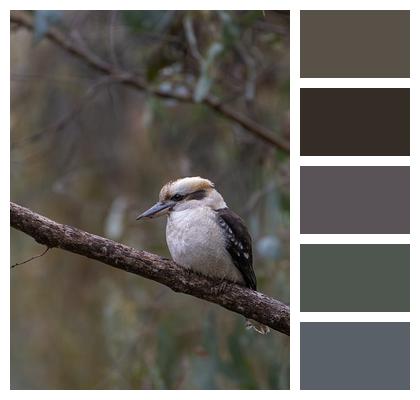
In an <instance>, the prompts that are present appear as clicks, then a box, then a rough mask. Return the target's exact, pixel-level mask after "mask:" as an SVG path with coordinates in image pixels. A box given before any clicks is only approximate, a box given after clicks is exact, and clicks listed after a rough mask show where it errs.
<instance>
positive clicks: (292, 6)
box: [0, 0, 420, 399]
mask: <svg viewBox="0 0 420 400" xmlns="http://www.w3.org/2000/svg"><path fill="white" fill-rule="evenodd" d="M418 3H419V2H418V0H381V1H380V2H379V1H377V0H354V1H350V0H343V1H337V0H329V1H326V0H322V1H316V0H284V1H282V0H270V1H264V0H260V1H255V0H243V1H226V0H224V1H219V0H213V1H212V2H208V1H202V2H201V3H199V4H198V3H196V2H193V1H191V0H189V1H182V0H178V1H174V0H173V1H154V2H152V3H150V2H141V1H125V0H120V1H118V3H116V2H111V1H83V2H82V1H80V0H73V1H72V2H71V3H69V2H64V1H58V0H56V1H36V2H35V1H19V0H17V1H7V0H3V1H2V2H1V6H0V9H1V17H2V18H1V21H2V24H1V28H0V29H1V33H2V34H1V35H0V40H1V43H2V50H3V54H8V53H9V51H8V49H9V43H10V39H9V10H10V9H69V8H72V9H80V10H83V9H86V10H87V9H96V10H101V9H104V10H106V9H115V8H118V9H121V10H124V9H128V10H129V9H133V10H135V9H178V10H182V9H185V10H188V9H197V8H199V9H208V10H212V9H213V10H217V9H239V10H241V9H242V10H248V9H249V10H252V9H265V10H270V9H288V10H291V62H290V67H291V113H290V118H291V121H290V123H291V132H292V137H291V149H292V151H291V176H290V178H291V203H292V207H291V212H292V214H291V228H290V233H291V248H290V251H291V309H292V314H291V332H292V336H291V389H292V390H291V391H282V392H280V393H279V392H277V391H264V394H259V393H255V392H252V391H241V392H234V393H233V392H232V391H218V392H217V396H220V397H221V398H227V397H229V398H231V397H232V396H241V398H250V397H251V396H253V397H254V396H260V395H263V396H265V397H267V398H271V399H275V398H276V399H277V398H278V397H279V396H281V397H282V398H287V399H289V398H290V399H299V398H307V397H310V398H311V399H312V398H314V399H330V398H331V399H333V398H334V399H335V398H336V397H337V396H340V397H341V398H343V399H353V397H354V396H358V397H360V398H362V399H364V398H366V399H371V398H372V396H376V395H377V393H376V391H375V392H374V393H372V391H357V393H355V392H353V391H299V390H298V389H299V322H300V321H304V320H305V321H309V320H312V319H314V320H326V318H328V317H327V316H325V315H323V314H322V313H316V314H313V315H311V316H309V315H306V314H307V313H300V312H299V311H298V310H299V243H306V242H307V243H333V242H331V240H334V239H333V237H332V236H331V237H328V236H330V235H300V234H299V224H300V221H299V184H300V181H299V165H410V166H411V235H401V236H398V239H397V238H396V237H394V236H393V235H351V237H352V238H349V237H346V236H347V235H339V236H338V237H337V236H336V238H337V239H336V240H337V241H338V243H368V242H371V243H388V242H389V243H411V312H410V314H409V316H407V315H406V313H399V314H398V313H397V314H394V313H380V314H379V315H376V316H373V315H367V314H364V315H365V317H369V318H379V317H380V318H381V320H383V321H390V320H394V319H398V318H401V320H409V321H411V355H412V359H411V390H410V391H398V393H395V391H380V393H378V395H379V396H380V397H381V398H383V399H394V398H395V397H397V396H398V398H401V399H406V398H409V399H411V398H413V396H415V398H416V397H418V396H419V394H420V393H419V385H418V377H419V376H420V368H419V361H420V360H419V355H420V354H419V349H420V348H419V340H418V338H419V337H420V330H419V327H418V326H419V322H420V318H419V305H420V301H419V299H420V295H419V289H418V282H420V272H419V268H420V257H419V249H418V244H417V243H418V239H419V224H420V213H419V211H418V207H415V206H414V205H416V204H420V196H419V183H418V182H419V181H420V180H419V177H420V174H419V168H420V167H419V159H418V158H419V152H418V143H419V139H418V137H419V132H420V125H419V121H418V112H419V110H420V102H419V100H420V98H419V90H420V88H419V80H418V71H419V51H420V46H419V44H418V39H417V38H419V37H420V32H419V30H420V28H419V27H420V18H419V13H418V9H419V4H418ZM300 9H302V10H312V9H331V10H337V9H344V10H346V9H349V10H350V9H360V10H363V9H382V10H385V9H390V10H391V9H397V10H400V9H410V10H411V31H412V32H411V78H410V79H360V80H355V79H352V80H348V79H338V78H334V79H328V80H326V79H301V78H300V77H299V10H300ZM0 63H1V65H0V66H1V69H0V70H1V71H2V73H3V76H2V79H3V86H2V89H3V90H2V93H1V104H2V111H3V114H2V116H3V118H2V121H3V129H2V133H3V134H2V135H0V140H1V146H0V147H1V149H2V150H1V151H3V152H4V153H5V154H4V155H3V157H1V162H2V163H3V165H2V167H3V168H2V171H7V174H6V173H5V174H4V175H5V176H4V178H3V179H4V180H5V181H6V183H5V184H4V186H5V185H7V184H8V183H9V176H10V174H9V173H8V171H9V166H10V163H9V148H10V143H9V137H8V135H7V134H6V133H7V132H8V131H9V128H10V120H9V115H8V114H9V109H10V98H9V93H10V90H9V67H10V64H9V60H8V59H7V57H2V58H1V61H0ZM327 81H328V82H327ZM356 81H357V83H358V84H357V85H356V86H354V87H382V85H383V87H410V88H411V108H412V114H411V115H412V116H411V157H410V158H409V159H407V158H404V159H403V160H398V162H397V161H391V160H389V159H385V158H363V160H357V158H355V159H353V160H352V159H351V158H347V159H345V160H342V161H339V160H333V159H331V158H329V159H328V158H326V157H320V158H322V161H315V160H313V159H312V160H310V159H309V158H308V157H306V158H304V157H299V87H349V86H350V85H354V84H355V83H356ZM351 87H352V86H351ZM394 160H395V159H394ZM362 161H363V162H362ZM399 161H401V163H399ZM317 162H319V164H314V163H317ZM334 162H337V163H340V162H341V163H340V164H334ZM378 162H381V164H377V163H378ZM382 162H383V164H382ZM370 163H372V164H370ZM8 200H9V199H7V195H6V190H3V191H2V203H1V204H2V205H3V207H2V212H1V226H2V231H1V235H2V236H1V239H2V240H1V243H2V245H3V247H4V253H5V254H7V253H8V251H9V228H8V220H9V214H8V211H7V210H6V206H7V202H8ZM315 236H316V237H315ZM365 236H368V237H365ZM352 240H354V241H352ZM334 243H335V242H334ZM4 258H5V260H4V264H5V265H4V266H3V269H2V272H3V274H4V276H2V278H3V279H1V283H0V284H1V285H2V286H1V288H0V290H1V295H2V296H3V302H2V306H3V307H2V319H3V323H4V325H3V329H2V330H1V331H0V335H1V340H0V343H1V344H2V346H3V349H2V350H3V351H2V355H3V357H2V358H1V374H0V380H1V388H2V390H3V392H4V393H2V395H4V396H8V397H13V398H20V397H21V396H22V397H23V396H25V395H30V396H31V397H32V398H34V399H37V398H42V399H45V398H55V397H56V396H57V393H56V392H55V391H30V392H27V391H22V392H21V391H9V390H8V389H9V385H10V379H9V378H10V365H9V361H10V360H9V357H8V356H7V354H8V353H9V328H10V325H9V301H10V296H9V289H10V288H9V269H8V265H10V262H9V261H10V260H8V259H7V257H4ZM334 314H335V313H334ZM330 317H334V318H336V320H337V318H338V319H341V318H343V317H345V318H349V314H346V313H338V314H336V315H332V314H330ZM406 317H408V318H407V319H405V318H406ZM318 318H321V319H318ZM355 318H356V319H355V320H362V319H363V318H364V317H362V316H360V317H355ZM346 320H348V319H346ZM29 340H30V339H29ZM390 345H392V344H390ZM174 367H176V366H174ZM81 368H83V366H81ZM416 393H417V394H416ZM115 395H117V396H121V397H126V398H137V397H138V396H139V395H141V396H142V397H143V398H146V399H147V398H154V397H156V396H159V397H167V398H169V396H170V397H171V398H175V399H176V398H179V399H181V397H182V398H183V399H185V398H191V399H192V398H195V397H196V396H197V393H196V391H182V392H181V391H159V392H157V391H142V392H141V394H139V393H138V392H137V391H100V392H99V393H98V394H97V392H96V391H77V392H73V391H61V392H60V393H59V396H62V397H64V398H66V397H67V398H73V397H74V396H80V397H81V398H87V397H88V396H89V398H90V397H92V396H93V397H96V396H101V397H102V398H111V397H112V398H114V397H115ZM199 396H200V397H202V398H203V399H207V398H210V396H214V393H213V392H210V391H200V392H199Z"/></svg>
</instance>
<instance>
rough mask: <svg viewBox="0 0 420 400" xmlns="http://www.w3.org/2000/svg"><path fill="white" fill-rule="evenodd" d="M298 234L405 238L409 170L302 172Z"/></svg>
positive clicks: (325, 169) (313, 169) (324, 169)
mask: <svg viewBox="0 0 420 400" xmlns="http://www.w3.org/2000/svg"><path fill="white" fill-rule="evenodd" d="M300 232H301V233H312V234H340V233H358V234H359V233H360V234H369V233H394V234H408V233H410V168H409V167H301V169H300Z"/></svg>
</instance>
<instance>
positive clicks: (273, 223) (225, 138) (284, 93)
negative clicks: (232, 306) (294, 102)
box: [11, 11, 290, 389]
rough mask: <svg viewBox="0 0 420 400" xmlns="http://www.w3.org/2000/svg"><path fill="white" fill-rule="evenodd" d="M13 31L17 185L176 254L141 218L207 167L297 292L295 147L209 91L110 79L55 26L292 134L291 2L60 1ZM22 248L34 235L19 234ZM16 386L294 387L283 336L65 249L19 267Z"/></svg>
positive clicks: (53, 210) (264, 265)
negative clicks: (186, 98)
mask: <svg viewBox="0 0 420 400" xmlns="http://www.w3.org/2000/svg"><path fill="white" fill-rule="evenodd" d="M34 17H35V18H36V32H35V35H36V38H37V39H38V40H35V41H34V37H33V35H32V34H31V33H29V32H27V31H25V30H23V29H13V31H12V34H11V80H12V85H11V91H12V93H11V199H12V200H13V201H15V202H17V203H19V204H22V205H24V206H27V207H29V208H31V209H33V210H35V211H37V212H40V213H42V214H44V215H46V216H49V217H50V218H52V219H55V220H57V221H59V222H62V223H66V224H71V225H74V226H77V227H79V228H81V229H84V230H87V231H89V232H93V233H96V234H99V235H104V236H107V237H110V238H113V239H114V240H118V241H121V242H123V243H125V244H128V245H130V246H133V247H136V248H140V249H146V250H149V251H151V252H155V253H158V254H161V255H163V256H169V253H168V250H167V248H166V244H165V231H164V226H165V221H164V220H153V221H144V222H140V223H139V222H136V221H135V217H136V215H137V214H138V212H139V211H142V210H144V209H146V207H148V206H150V205H151V204H152V203H153V202H154V201H155V200H156V198H157V195H158V191H159V189H160V187H161V186H162V185H163V184H164V183H165V182H167V181H168V180H170V179H173V178H177V177H181V176H194V175H201V176H203V177H206V178H209V179H211V180H212V181H214V182H215V183H216V185H217V188H218V189H219V191H220V192H221V193H222V194H223V196H224V197H225V200H226V201H227V203H228V204H229V206H230V207H231V208H232V209H233V210H235V211H236V212H237V213H238V214H240V215H241V216H242V217H243V218H244V219H245V220H246V222H247V224H248V226H249V228H250V231H251V234H252V236H253V240H254V253H255V263H254V264H255V269H256V274H257V279H258V285H259V289H260V290H261V291H263V292H265V293H267V294H268V295H271V296H274V297H277V298H279V299H281V300H282V301H285V302H288V299H289V209H290V204H289V161H288V156H287V155H286V154H283V153H281V152H279V151H277V150H275V149H273V148H270V147H269V146H267V145H266V144H264V143H261V141H259V140H258V139H257V138H255V137H254V136H253V135H252V134H250V133H249V132H247V131H245V130H243V129H242V128H241V127H239V126H237V125H236V124H235V123H233V122H232V121H230V120H228V119H226V118H224V117H223V116H220V115H217V114H215V113H214V112H212V111H211V110H209V109H208V108H207V107H206V106H205V105H203V104H185V103H184V104H180V103H177V102H175V101H173V100H170V99H167V100H162V99H156V98H154V97H152V96H150V95H148V94H147V93H141V92H138V91H135V90H133V89H128V88H127V87H123V86H121V85H120V84H118V82H114V81H112V80H111V79H104V78H103V77H101V76H99V75H98V73H97V72H95V71H93V70H91V69H90V68H89V67H88V66H86V65H85V64H84V63H83V62H82V61H80V60H77V59H75V58H73V57H72V56H71V55H69V54H67V53H66V52H65V51H63V50H62V49H59V48H57V47H56V46H55V45H54V44H52V43H51V42H49V41H48V39H47V38H45V32H46V30H47V29H48V27H49V26H50V24H54V26H55V27H56V28H57V29H60V30H62V31H63V32H65V33H67V34H72V35H73V37H74V35H75V33H77V35H78V36H79V37H83V39H84V40H85V42H86V44H87V46H88V47H89V48H90V49H92V50H93V51H94V52H95V53H96V54H98V55H99V56H100V57H102V58H104V59H106V60H109V61H110V62H112V63H114V64H115V65H116V66H117V67H118V68H122V69H124V70H128V71H132V72H135V73H137V74H139V75H141V76H143V77H144V78H145V79H147V80H148V81H149V83H150V84H151V85H154V86H155V87H159V88H160V89H161V90H167V91H171V92H175V93H179V94H191V95H194V97H195V100H196V101H197V103H199V102H200V101H201V100H202V99H203V98H204V97H205V96H207V95H209V94H211V95H214V96H217V97H219V98H220V99H221V100H222V101H223V102H224V103H226V104H229V105H230V106H232V107H233V108H234V109H236V110H238V111H239V112H242V113H244V114H246V115H247V116H248V117H249V118H252V119H254V120H255V121H258V122H259V123H261V124H262V125H264V126H266V127H268V128H270V129H272V130H273V132H276V134H277V135H279V136H281V137H287V135H288V126H289V124H288V110H289V17H288V13H287V12H284V11H266V12H264V13H263V12H257V11H194V12H192V11H191V12H189V11H147V12H146V11H124V12H117V11H110V12H107V11H103V12H100V11H91V12H89V11H78V12H76V11H74V12H73V11H65V12H61V13H59V14H57V13H55V12H51V11H43V12H36V13H34ZM11 243H12V245H11V246H12V248H11V257H12V262H17V261H22V260H25V259H26V258H29V257H31V256H33V255H35V254H39V253H40V252H41V251H42V248H41V246H39V245H37V244H36V243H35V242H34V241H32V240H31V239H30V238H28V237H27V236H25V235H23V234H22V233H20V232H17V231H14V230H13V231H12V232H11ZM11 387H12V388H19V389H30V388H32V389H82V388H85V389H86V388H96V389H106V388H119V389H125V388H133V389H287V388H288V387H289V338H288V337H286V336H284V335H282V334H278V333H276V332H272V333H271V334H270V335H269V336H266V337H264V336H261V335H258V334H254V333H253V332H250V331H247V330H245V329H244V319H243V318H242V317H241V316H239V315H236V314H233V313H230V312H228V311H226V310H223V309H221V308H220V307H218V306H215V305H213V304H209V303H206V302H204V301H200V300H197V299H195V298H192V297H189V296H186V295H182V294H175V293H173V292H171V291H170V290H169V289H167V288H166V287H163V286H161V285H159V284H156V283H154V282H151V281H147V280H145V279H141V278H139V277H138V276H135V275H129V274H127V273H124V272H122V271H117V270H113V269H111V268H109V267H107V266H103V265H102V264H100V263H98V262H94V261H92V260H89V259H86V258H82V257H79V256H76V255H73V254H70V253H65V252H63V251H61V250H56V249H54V250H51V251H49V252H48V253H47V254H46V255H45V256H43V257H42V258H40V259H37V260H34V261H32V262H31V263H29V264H25V265H22V266H19V267H16V268H15V269H14V270H13V272H12V274H11Z"/></svg>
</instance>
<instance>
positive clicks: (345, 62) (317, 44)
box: [300, 10, 410, 78]
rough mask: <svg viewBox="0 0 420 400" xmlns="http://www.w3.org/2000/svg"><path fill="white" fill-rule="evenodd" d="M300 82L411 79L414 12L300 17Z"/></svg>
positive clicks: (304, 13)
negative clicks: (344, 79) (412, 17)
mask: <svg viewBox="0 0 420 400" xmlns="http://www.w3.org/2000/svg"><path fill="white" fill-rule="evenodd" d="M300 65H301V66H300V70H301V77H302V78H409V77H410V12H409V11H398V10H361V11H357V10H340V11H335V10H334V11H328V10H315V11H301V14H300Z"/></svg>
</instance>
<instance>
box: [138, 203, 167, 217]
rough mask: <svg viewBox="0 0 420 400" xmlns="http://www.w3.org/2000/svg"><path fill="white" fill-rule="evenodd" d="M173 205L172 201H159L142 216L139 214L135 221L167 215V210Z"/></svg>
mask: <svg viewBox="0 0 420 400" xmlns="http://www.w3.org/2000/svg"><path fill="white" fill-rule="evenodd" d="M174 204H175V203H174V202H172V201H165V202H164V201H159V203H156V204H155V205H154V206H153V207H151V208H149V209H148V210H146V211H145V212H144V213H143V214H140V215H139V216H138V217H137V218H136V219H137V220H139V219H141V218H155V217H160V216H161V215H165V214H167V213H168V211H169V209H170V208H171V207H172V206H173V205H174Z"/></svg>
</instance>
